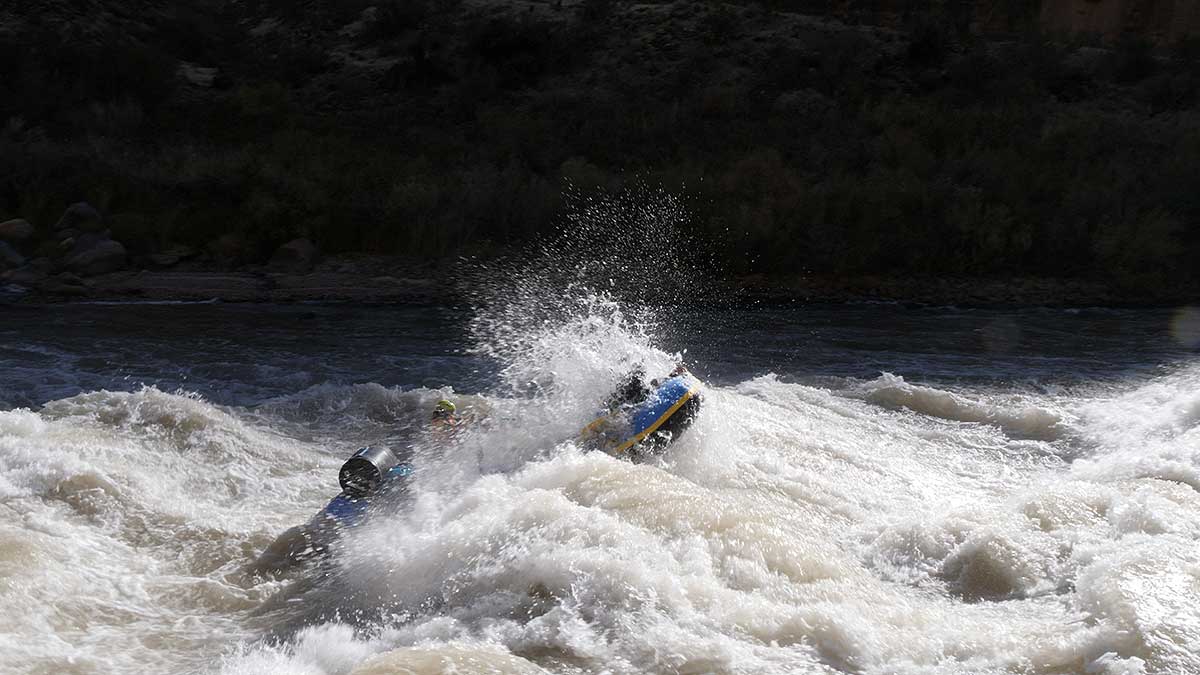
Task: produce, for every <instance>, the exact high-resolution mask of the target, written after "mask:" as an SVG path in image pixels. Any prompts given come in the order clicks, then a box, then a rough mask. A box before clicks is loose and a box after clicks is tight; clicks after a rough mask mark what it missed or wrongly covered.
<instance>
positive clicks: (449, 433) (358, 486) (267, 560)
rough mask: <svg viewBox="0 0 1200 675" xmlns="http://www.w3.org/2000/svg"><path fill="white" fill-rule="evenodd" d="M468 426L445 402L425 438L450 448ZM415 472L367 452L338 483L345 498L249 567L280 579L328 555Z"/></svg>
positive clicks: (383, 454) (378, 452) (377, 450)
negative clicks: (279, 575) (290, 570)
mask: <svg viewBox="0 0 1200 675" xmlns="http://www.w3.org/2000/svg"><path fill="white" fill-rule="evenodd" d="M466 426H467V420H466V418H465V417H464V416H461V415H459V414H458V409H457V406H455V405H454V403H453V402H452V401H450V400H449V399H441V400H439V401H438V402H437V403H435V404H434V406H433V411H432V413H431V414H430V418H429V424H428V425H427V426H426V428H425V434H426V436H427V438H428V439H429V441H430V442H431V443H432V444H434V445H438V446H443V447H445V446H449V445H451V444H453V443H454V442H456V441H457V439H458V437H459V436H460V435H461V434H462V432H463V431H464V430H465V429H466ZM412 472H413V469H412V466H411V465H409V464H407V463H403V462H400V461H399V460H398V459H397V458H396V456H395V455H394V454H393V453H392V452H391V450H388V449H387V448H384V447H366V448H362V449H360V450H359V451H358V452H356V453H354V455H353V456H351V457H350V459H349V460H347V461H346V463H345V464H344V465H343V466H342V470H341V471H340V472H339V475H338V481H339V482H340V483H341V485H342V492H341V493H340V494H338V496H337V497H334V498H333V500H332V501H330V502H329V504H328V505H326V506H325V508H323V509H321V511H320V512H319V513H317V515H315V516H313V517H312V518H311V519H310V520H309V521H308V522H307V523H305V524H303V525H297V526H296V527H292V528H289V529H288V530H286V531H285V532H284V533H283V534H281V535H279V536H278V537H277V538H276V539H275V541H274V542H272V543H271V545H270V546H268V547H267V549H266V550H265V551H263V553H262V555H260V556H259V557H258V559H257V560H256V561H255V562H254V564H253V565H251V567H250V571H252V572H255V573H258V574H276V573H279V572H282V571H284V570H286V569H288V568H289V567H292V566H293V565H295V564H297V563H303V562H306V561H308V560H310V559H312V558H314V557H316V556H318V555H321V554H323V553H324V552H325V551H327V550H328V548H329V545H330V544H331V543H333V541H334V539H336V538H337V536H338V534H339V533H340V531H341V529H342V528H343V527H348V526H350V527H352V526H354V525H357V524H358V523H359V522H361V520H362V518H363V517H364V516H365V513H366V510H367V508H368V506H370V504H371V502H372V501H375V500H377V499H379V498H380V497H383V496H384V495H386V493H387V492H388V491H389V488H390V487H391V486H392V485H394V484H399V483H403V482H404V481H403V480H402V479H403V478H405V477H407V476H409V475H411V474H412Z"/></svg>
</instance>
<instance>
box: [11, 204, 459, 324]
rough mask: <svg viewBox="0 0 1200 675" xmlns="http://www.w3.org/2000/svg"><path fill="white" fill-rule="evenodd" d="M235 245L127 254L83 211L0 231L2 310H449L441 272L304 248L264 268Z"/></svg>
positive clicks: (88, 209)
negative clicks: (158, 305) (85, 306)
mask: <svg viewBox="0 0 1200 675" xmlns="http://www.w3.org/2000/svg"><path fill="white" fill-rule="evenodd" d="M252 257H253V255H252V253H251V252H249V251H248V250H247V247H246V244H245V243H244V242H243V241H241V240H240V239H239V238H237V237H236V236H232V235H225V236H222V237H219V238H218V239H216V240H214V241H212V242H210V243H209V244H208V245H207V246H205V247H203V248H202V249H197V248H195V247H191V246H185V245H180V244H173V245H168V246H165V247H163V248H162V249H161V250H157V251H153V252H148V253H131V252H129V251H128V250H127V248H126V246H125V245H124V244H123V243H122V242H120V241H117V240H116V239H114V238H113V235H112V231H111V230H110V229H108V228H107V226H106V224H105V219H104V217H103V216H102V215H101V214H100V212H99V211H97V210H96V209H95V208H93V207H92V206H91V205H89V204H86V203H78V204H73V205H72V206H70V207H69V208H68V209H67V210H66V212H65V213H64V214H63V215H62V217H61V218H59V220H58V221H57V222H56V223H55V224H54V225H53V227H50V228H39V227H37V226H35V225H34V224H31V223H29V222H28V221H26V220H23V219H15V220H9V221H6V222H4V223H0V302H9V303H13V302H19V303H45V302H64V301H120V300H142V301H145V300H149V301H206V300H220V301H226V302H308V301H314V302H404V303H429V304H433V303H442V302H448V301H451V300H452V297H451V295H450V294H449V292H448V291H447V290H446V289H447V288H449V287H450V286H451V285H450V284H439V283H437V282H435V281H434V279H435V278H436V277H437V274H438V272H437V268H436V266H434V265H431V264H429V263H425V262H421V261H414V260H409V259H405V258H402V257H398V256H364V255H341V256H322V254H321V252H320V251H319V250H318V249H317V247H316V246H315V245H314V244H313V243H312V242H311V241H309V240H307V239H303V238H301V239H294V240H292V241H289V242H287V243H285V244H283V245H282V246H280V247H279V248H278V249H277V250H275V252H274V253H273V254H272V255H271V256H270V258H269V259H268V260H267V261H266V262H265V263H261V264H253V263H248V262H247V260H250V259H252Z"/></svg>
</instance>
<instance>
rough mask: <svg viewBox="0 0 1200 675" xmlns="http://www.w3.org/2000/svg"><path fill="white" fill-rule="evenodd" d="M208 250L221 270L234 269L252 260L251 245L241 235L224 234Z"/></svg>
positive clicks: (210, 244) (211, 243)
mask: <svg viewBox="0 0 1200 675" xmlns="http://www.w3.org/2000/svg"><path fill="white" fill-rule="evenodd" d="M206 248H208V253H209V255H211V256H212V259H213V262H215V263H216V264H217V267H220V268H221V269H232V268H234V267H237V266H238V265H242V264H244V263H245V262H246V261H248V260H249V259H250V245H249V244H248V243H246V239H245V238H244V237H242V236H241V235H240V234H223V235H221V236H220V237H218V238H217V239H216V240H214V241H211V242H209V244H208V246H207V247H206Z"/></svg>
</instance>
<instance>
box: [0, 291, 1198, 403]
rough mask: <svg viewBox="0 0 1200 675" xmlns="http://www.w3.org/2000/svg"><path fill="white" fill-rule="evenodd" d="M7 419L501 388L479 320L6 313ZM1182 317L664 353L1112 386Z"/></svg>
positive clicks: (901, 321)
mask: <svg viewBox="0 0 1200 675" xmlns="http://www.w3.org/2000/svg"><path fill="white" fill-rule="evenodd" d="M3 312H4V315H3V322H2V323H0V406H2V407H5V408H12V407H19V406H24V407H29V406H38V405H41V404H42V403H45V402H46V401H51V400H56V399H60V398H65V397H68V396H72V395H74V394H77V393H80V392H84V391H93V390H99V389H108V390H113V391H128V390H132V389H136V388H138V387H140V386H142V385H152V386H155V387H157V388H159V389H161V390H164V391H176V390H184V391H188V392H194V393H197V394H200V395H202V396H204V397H205V398H207V399H209V400H211V401H213V402H215V403H219V404H224V405H242V406H252V405H255V404H257V403H260V402H262V401H264V400H268V399H271V398H274V397H278V396H284V395H288V394H291V393H295V392H298V391H302V390H304V389H305V388H308V387H311V386H315V385H320V384H353V383H360V382H375V383H378V384H381V385H384V386H387V387H394V386H398V387H402V388H414V387H422V386H424V387H431V388H435V387H442V386H452V387H454V388H455V389H456V390H458V391H481V390H486V389H487V388H489V387H491V386H492V385H494V384H495V370H496V368H495V364H493V363H490V362H489V361H488V360H486V359H483V358H481V357H478V356H474V355H472V354H471V353H470V350H469V347H470V345H469V344H468V342H467V338H466V324H467V321H468V319H469V315H468V313H467V312H465V311H462V310H456V309H451V308H430V307H402V306H376V307H351V306H345V305H334V306H321V305H229V304H177V305H153V304H115V305H83V304H75V305H52V306H45V307H37V308H4V310H3ZM1177 316H1178V311H1174V310H1112V309H1071V310H1063V309H1046V308H1033V309H1022V310H959V309H954V308H935V309H912V308H905V307H902V306H899V305H891V304H877V305H876V304H865V305H812V306H799V307H795V308H785V309H779V308H762V309H745V310H728V309H714V310H710V311H697V310H690V311H687V312H686V315H685V316H680V317H679V319H680V321H679V322H678V323H680V324H682V325H686V326H687V329H686V330H685V331H684V330H680V331H674V330H672V329H671V325H672V321H671V320H670V319H668V320H667V321H665V322H664V323H665V325H666V329H665V330H664V331H663V333H665V335H664V339H663V340H662V343H661V344H660V346H661V347H662V348H664V349H666V350H668V351H674V352H683V351H685V350H686V354H685V358H687V360H688V361H689V362H691V363H693V364H694V365H695V369H696V370H697V372H699V373H700V374H702V375H703V376H704V377H706V379H709V380H711V381H713V382H716V383H731V382H737V381H741V380H744V379H746V378H747V377H749V376H753V375H758V374H764V373H768V372H773V373H776V374H778V375H780V376H782V377H785V378H791V379H794V380H796V381H802V382H820V381H821V379H822V378H826V377H835V378H843V377H853V378H872V377H875V376H877V375H878V374H879V373H880V372H884V371H886V372H891V373H894V374H897V375H901V376H903V377H905V378H907V379H909V380H913V381H925V382H930V383H940V384H951V383H954V382H962V383H969V384H982V383H987V382H996V383H1006V384H1009V385H1011V384H1014V383H1041V384H1079V383H1086V382H1089V381H1103V382H1112V381H1114V380H1118V379H1122V378H1139V377H1145V376H1148V375H1152V374H1154V373H1156V372H1158V371H1159V370H1160V369H1161V368H1163V367H1169V366H1171V365H1172V364H1179V363H1182V362H1186V360H1187V359H1188V358H1189V357H1192V356H1194V355H1195V353H1196V347H1195V346H1194V345H1189V342H1190V340H1188V339H1187V338H1188V337H1189V336H1180V335H1179V334H1178V332H1177V331H1173V329H1172V321H1173V320H1174V319H1176V317H1177Z"/></svg>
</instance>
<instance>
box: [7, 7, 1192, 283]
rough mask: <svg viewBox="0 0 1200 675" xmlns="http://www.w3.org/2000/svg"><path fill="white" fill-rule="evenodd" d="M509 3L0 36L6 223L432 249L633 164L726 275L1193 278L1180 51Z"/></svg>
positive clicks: (460, 246)
mask: <svg viewBox="0 0 1200 675" xmlns="http://www.w3.org/2000/svg"><path fill="white" fill-rule="evenodd" d="M267 4H268V5H269V3H267ZM568 4H569V3H568ZM527 7H528V8H529V9H522V8H517V7H514V6H509V5H499V4H497V5H495V6H490V7H480V6H477V5H467V4H463V5H461V6H459V5H457V4H445V5H443V4H441V3H425V2H416V1H415V0H396V1H394V2H385V3H375V9H374V10H371V11H366V12H364V10H366V9H367V5H366V3H359V4H354V3H349V4H347V3H342V4H339V3H313V7H310V8H308V9H307V10H306V11H305V12H303V13H299V14H293V13H289V12H285V11H284V9H282V8H279V9H277V10H271V9H270V7H269V6H266V8H265V9H263V10H262V11H264V12H267V13H266V14H264V15H262V16H254V17H246V16H238V15H236V14H233V12H234V11H235V10H233V9H229V8H221V7H218V6H213V7H207V5H205V4H204V3H201V4H199V5H198V6H197V8H194V9H193V10H192V11H190V12H189V13H180V12H179V11H175V12H173V13H171V14H169V15H163V16H157V15H152V16H150V17H147V18H145V20H146V21H147V22H148V23H146V25H142V26H141V27H140V28H138V29H137V30H118V29H117V28H115V27H113V26H112V25H109V30H107V31H101V32H99V33H98V34H92V33H87V32H78V31H76V32H71V31H69V30H66V29H64V28H63V27H62V26H57V27H56V26H54V25H49V24H48V25H43V26H41V27H39V28H38V29H37V30H36V31H31V32H19V33H17V34H6V35H4V36H2V37H0V65H3V68H0V70H3V71H4V72H12V73H15V76H14V77H12V78H5V79H4V80H3V81H0V122H2V123H3V126H2V127H0V220H4V219H7V218H9V217H17V216H20V217H24V218H26V219H29V220H31V221H32V222H35V223H38V224H41V225H43V226H45V225H46V224H47V223H50V222H52V219H53V218H55V217H57V214H58V213H60V212H61V210H62V208H63V206H64V204H66V203H70V202H74V201H78V200H82V199H87V200H88V201H90V202H91V203H93V204H96V205H97V206H98V207H100V208H101V210H102V211H104V212H106V213H109V214H112V218H111V226H112V227H113V229H114V236H115V237H117V238H119V239H121V240H122V241H124V242H125V243H126V245H127V246H129V247H130V249H131V250H132V251H133V252H135V253H137V252H142V253H144V252H149V251H153V250H156V249H159V248H162V247H165V246H168V245H170V244H172V243H184V244H190V245H193V246H197V247H202V246H203V245H204V244H206V243H207V242H209V241H211V240H213V239H215V238H216V237H218V236H220V235H221V234H225V233H229V232H235V233H237V234H239V235H241V236H242V237H243V238H244V239H245V240H246V241H248V242H249V244H250V247H251V249H252V251H253V252H254V255H255V256H257V258H258V259H265V258H266V257H267V256H269V255H270V253H271V251H273V250H274V248H275V247H276V246H277V245H278V244H279V243H281V242H283V241H286V240H288V239H291V238H293V237H296V236H307V237H310V238H312V239H313V240H314V241H316V242H317V243H318V244H319V245H320V246H321V247H322V248H323V249H324V250H327V251H331V252H337V251H354V250H365V251H373V252H380V253H402V254H412V255H423V256H430V257H447V256H454V255H458V254H461V253H462V252H463V251H464V250H467V249H470V250H472V251H475V252H480V251H482V252H487V251H488V250H490V249H495V248H497V247H504V246H507V245H509V244H511V243H513V242H514V241H518V240H522V239H528V238H530V237H534V236H537V235H538V234H539V233H543V232H546V231H548V230H550V229H552V228H554V227H556V226H557V225H558V224H559V223H560V222H561V220H560V218H559V215H560V213H561V207H562V198H561V194H562V189H563V186H564V184H565V183H566V182H568V181H569V182H571V183H573V184H574V185H576V186H577V187H578V188H580V189H584V190H587V189H593V188H600V189H619V188H620V187H621V186H623V185H626V184H629V183H630V182H631V181H635V180H636V181H645V182H650V183H661V184H662V185H664V186H665V187H666V188H667V189H670V190H674V191H679V192H682V193H684V194H686V195H688V197H689V203H690V206H691V208H692V209H693V211H694V212H695V215H696V218H695V227H696V228H697V230H698V231H699V232H701V233H703V234H706V235H708V236H711V237H718V238H721V239H722V241H726V242H730V244H729V245H730V246H731V247H732V249H733V250H731V251H730V256H731V262H730V264H729V267H730V269H731V270H732V271H733V272H736V273H767V274H777V275H793V274H799V273H803V272H815V273H833V274H847V275H853V274H918V275H994V274H1013V275H1018V274H1020V275H1041V276H1060V277H1078V278H1094V279H1104V280H1109V281H1113V282H1116V283H1120V284H1122V285H1124V286H1127V287H1134V288H1143V289H1145V290H1146V291H1147V292H1150V293H1152V292H1153V291H1154V290H1155V289H1159V288H1164V287H1167V286H1170V285H1176V284H1181V283H1192V282H1195V281H1200V279H1197V278H1196V272H1195V264H1194V263H1195V260H1196V259H1197V258H1198V254H1200V233H1198V231H1197V228H1196V223H1197V222H1200V199H1197V197H1196V196H1195V195H1196V192H1195V189H1194V180H1195V179H1194V177H1195V176H1197V175H1200V116H1198V114H1197V110H1196V101H1197V87H1198V86H1200V78H1198V77H1197V75H1196V72H1197V69H1196V64H1197V61H1196V58H1195V54H1194V51H1195V50H1189V49H1188V48H1187V45H1186V44H1185V45H1181V46H1180V47H1179V48H1178V49H1177V50H1176V51H1175V52H1174V53H1173V54H1172V55H1170V57H1169V58H1165V57H1155V56H1154V55H1153V54H1152V53H1151V52H1150V50H1149V49H1148V47H1147V46H1146V45H1145V44H1143V43H1138V42H1136V41H1127V42H1126V43H1123V44H1120V45H1118V46H1117V47H1116V48H1114V49H1106V50H1100V49H1094V48H1084V49H1079V48H1076V47H1072V46H1063V45H1058V44H1054V43H1051V42H1048V41H1046V40H1045V39H1043V38H1042V37H1040V36H1037V35H1034V34H1027V35H1024V36H1022V37H1021V39H1019V40H1016V41H1011V40H1009V41H988V40H984V39H982V38H979V37H978V36H973V35H971V34H969V33H966V32H963V31H962V30H961V29H960V28H959V27H957V26H956V24H955V23H954V22H953V21H948V20H945V19H944V17H940V16H937V15H930V16H927V17H923V18H921V19H920V20H915V21H913V22H912V24H911V25H910V26H908V27H907V28H905V29H904V31H902V32H901V33H899V34H898V35H895V34H892V33H889V32H887V31H883V30H874V29H863V28H852V27H841V28H839V27H837V26H836V25H835V26H834V27H832V28H830V27H828V26H817V27H815V26H814V23H813V22H811V21H809V20H808V19H805V18H804V17H800V16H798V15H794V14H773V13H772V11H771V10H770V9H767V8H764V7H762V6H753V5H752V6H746V7H742V6H738V5H735V4H722V3H686V4H681V3H674V4H665V5H640V6H634V5H630V4H627V3H622V2H589V3H585V5H584V6H581V7H580V8H579V9H578V10H576V9H573V8H572V6H568V7H567V8H565V9H556V8H555V4H554V3H546V4H537V3H533V4H529V5H528V6H527ZM308 10H311V11H308ZM244 11H251V10H249V9H246V10H244ZM584 14H586V19H585V18H584ZM250 18H253V19H254V20H253V21H251V20H249V19H250ZM113 21H116V19H113ZM272 21H274V22H275V23H271V22H272ZM242 25H249V26H252V27H253V28H252V29H251V30H249V31H248V32H247V31H246V30H243V29H240V28H238V27H239V26H242ZM347 25H351V26H357V29H355V30H350V29H349V28H347ZM781 26H782V27H783V28H780V27H781ZM188 34H199V35H203V36H205V40H202V41H196V40H184V39H182V38H179V37H171V36H180V35H188ZM97 35H99V37H97ZM118 35H119V36H120V37H119V38H118V37H117V36H118ZM192 61H195V62H196V63H192ZM196 64H199V65H198V66H197V65H196ZM180 66H184V67H185V68H184V69H180ZM197 67H210V68H216V69H217V72H216V74H215V75H212V76H211V78H209V79H211V82H210V81H208V80H207V79H205V78H204V77H200V78H199V79H198V78H197V77H194V76H189V75H187V72H199V71H196V68H197ZM186 68H191V69H192V70H190V71H186V72H185V70H186ZM197 82H200V84H197Z"/></svg>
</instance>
